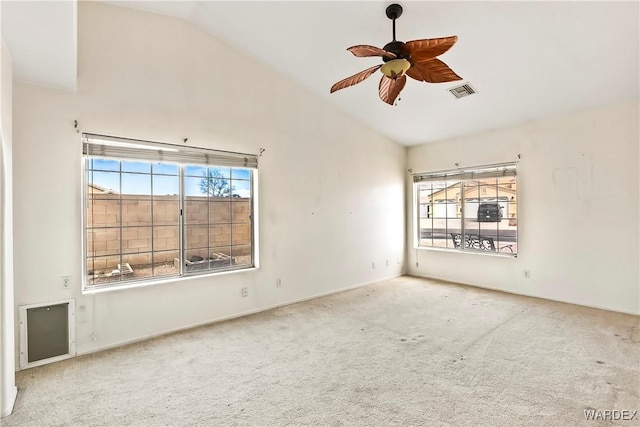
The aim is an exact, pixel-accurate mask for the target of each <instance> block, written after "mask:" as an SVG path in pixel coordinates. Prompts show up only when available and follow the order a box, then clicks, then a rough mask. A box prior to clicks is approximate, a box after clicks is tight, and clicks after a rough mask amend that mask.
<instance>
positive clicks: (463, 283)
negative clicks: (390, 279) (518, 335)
mask: <svg viewBox="0 0 640 427" xmlns="http://www.w3.org/2000/svg"><path fill="white" fill-rule="evenodd" d="M407 276H413V277H420V278H423V279H431V280H439V281H441V282H447V283H452V284H454V285H463V286H471V287H474V288H479V289H487V290H490V291H497V292H504V293H506V294H512V295H520V296H523V297H529V298H538V299H543V300H545V301H554V302H561V303H563V304H571V305H578V306H580V307H589V308H595V309H598V310H605V311H612V312H614V313H622V314H631V315H633V316H640V313H635V312H633V311H627V310H618V309H613V308H611V307H603V306H598V305H592V304H582V303H578V302H575V301H569V300H562V299H551V298H549V297H545V296H540V295H536V294H533V293H527V292H515V291H511V290H506V289H502V288H495V287H492V286H480V285H478V284H474V283H466V282H459V281H454V280H451V279H443V278H441V277H435V276H427V275H426V274H419V273H407Z"/></svg>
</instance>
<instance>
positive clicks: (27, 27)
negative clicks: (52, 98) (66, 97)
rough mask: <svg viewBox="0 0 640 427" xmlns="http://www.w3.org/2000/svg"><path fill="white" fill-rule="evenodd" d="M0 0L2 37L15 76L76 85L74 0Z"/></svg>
mask: <svg viewBox="0 0 640 427" xmlns="http://www.w3.org/2000/svg"><path fill="white" fill-rule="evenodd" d="M0 1H2V7H1V10H2V19H1V20H0V23H1V28H2V38H3V39H4V40H5V42H6V43H7V46H8V47H9V51H10V52H11V56H12V59H13V67H14V70H13V74H14V77H15V78H16V79H18V80H23V81H27V82H32V83H36V84H39V85H43V86H51V87H56V88H59V89H66V90H75V89H76V77H77V73H76V69H77V25H76V21H77V20H76V11H77V4H76V2H75V1H15V0H14V1H10V0H0Z"/></svg>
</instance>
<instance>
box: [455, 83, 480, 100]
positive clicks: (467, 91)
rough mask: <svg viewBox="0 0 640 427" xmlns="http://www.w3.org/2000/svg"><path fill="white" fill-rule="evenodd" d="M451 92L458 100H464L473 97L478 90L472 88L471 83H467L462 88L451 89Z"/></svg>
mask: <svg viewBox="0 0 640 427" xmlns="http://www.w3.org/2000/svg"><path fill="white" fill-rule="evenodd" d="M449 92H451V93H452V94H453V96H455V97H456V98H464V97H465V96H469V95H473V94H474V93H476V90H475V89H474V88H472V87H471V85H470V84H469V83H465V84H463V85H460V86H456V87H452V88H451V89H449Z"/></svg>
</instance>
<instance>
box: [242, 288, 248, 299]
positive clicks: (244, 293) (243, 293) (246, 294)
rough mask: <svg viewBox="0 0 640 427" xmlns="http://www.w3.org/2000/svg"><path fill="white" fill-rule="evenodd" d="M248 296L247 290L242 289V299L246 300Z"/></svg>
mask: <svg viewBox="0 0 640 427" xmlns="http://www.w3.org/2000/svg"><path fill="white" fill-rule="evenodd" d="M248 296H249V289H247V288H242V298H246V297H248Z"/></svg>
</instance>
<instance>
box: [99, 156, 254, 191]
mask: <svg viewBox="0 0 640 427" xmlns="http://www.w3.org/2000/svg"><path fill="white" fill-rule="evenodd" d="M120 168H122V174H121V173H120V172H119V171H120V170H121V169H120ZM211 169H217V170H218V172H219V173H220V174H221V175H222V176H224V177H225V178H227V179H229V181H230V184H231V186H232V187H233V188H234V190H233V194H238V195H239V196H240V197H249V196H250V195H251V182H250V181H249V179H250V178H251V170H250V169H237V168H234V169H230V168H222V167H220V168H219V167H216V168H211ZM152 172H153V175H152ZM179 173H180V166H179V165H177V164H171V163H146V162H129V161H118V160H108V159H88V160H87V183H89V184H94V185H98V186H100V187H102V188H106V189H111V190H113V191H115V192H117V193H121V194H138V195H150V194H151V191H152V190H151V188H152V182H153V195H155V196H164V195H174V194H178V193H179V186H180V180H179ZM206 173H207V167H206V166H196V165H186V166H185V178H184V185H185V195H186V196H203V197H204V196H205V194H203V193H202V192H201V190H200V181H201V180H202V177H203V176H205V175H206ZM120 177H122V183H120ZM121 185H122V187H121Z"/></svg>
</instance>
